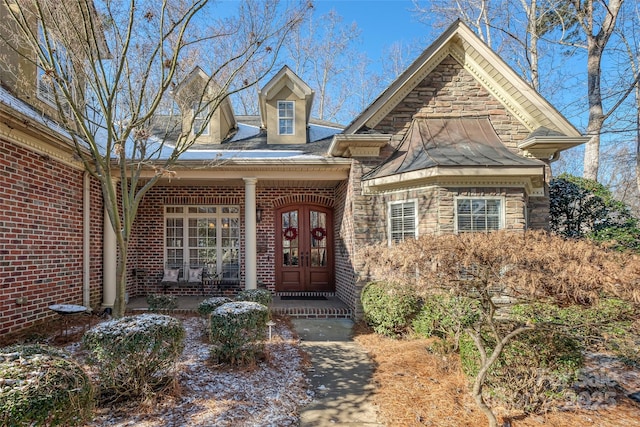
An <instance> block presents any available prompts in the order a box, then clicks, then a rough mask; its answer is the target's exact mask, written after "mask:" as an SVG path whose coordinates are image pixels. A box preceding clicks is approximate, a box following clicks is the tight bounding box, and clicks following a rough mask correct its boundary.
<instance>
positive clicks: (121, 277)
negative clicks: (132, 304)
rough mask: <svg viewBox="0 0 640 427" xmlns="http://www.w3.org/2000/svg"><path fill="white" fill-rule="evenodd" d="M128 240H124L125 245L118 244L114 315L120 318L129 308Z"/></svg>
mask: <svg viewBox="0 0 640 427" xmlns="http://www.w3.org/2000/svg"><path fill="white" fill-rule="evenodd" d="M126 242H127V241H126V240H125V241H124V245H118V246H120V247H119V254H118V264H117V267H116V300H115V302H114V304H113V316H114V317H115V318H120V317H122V316H124V312H125V310H126V308H127V305H126V300H125V295H126V292H127V253H128V248H127V243H126Z"/></svg>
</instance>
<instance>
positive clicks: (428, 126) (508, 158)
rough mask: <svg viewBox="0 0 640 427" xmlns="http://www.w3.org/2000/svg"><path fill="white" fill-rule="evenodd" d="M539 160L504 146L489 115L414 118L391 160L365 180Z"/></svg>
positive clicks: (531, 163) (528, 163) (526, 164)
mask: <svg viewBox="0 0 640 427" xmlns="http://www.w3.org/2000/svg"><path fill="white" fill-rule="evenodd" d="M543 165H544V163H542V162H541V161H539V160H535V159H530V158H526V157H521V156H519V155H517V154H515V153H513V152H512V151H510V150H509V149H508V148H507V147H505V146H504V145H503V143H502V142H501V141H500V138H499V137H498V135H497V134H496V132H495V130H494V129H493V127H492V125H491V122H490V121H489V119H488V117H442V118H428V119H427V118H414V119H413V120H412V122H411V125H410V127H409V129H408V131H407V133H406V134H405V136H404V138H403V139H402V141H401V142H400V144H399V145H398V148H397V149H396V151H395V153H394V154H392V155H391V156H390V157H389V159H387V160H386V161H385V162H383V163H382V164H380V165H379V166H378V167H377V168H375V169H373V170H372V171H371V172H369V173H368V174H367V175H366V176H365V177H364V179H374V178H380V177H385V176H391V175H397V174H402V173H406V172H413V171H417V170H422V169H428V168H433V167H437V166H440V167H442V166H444V167H449V166H452V167H474V168H478V167H487V168H489V167H491V168H500V167H511V168H512V167H519V166H522V167H531V166H543Z"/></svg>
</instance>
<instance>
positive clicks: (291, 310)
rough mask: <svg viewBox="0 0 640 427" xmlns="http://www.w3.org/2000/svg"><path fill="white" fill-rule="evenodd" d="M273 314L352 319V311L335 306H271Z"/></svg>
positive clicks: (304, 317)
mask: <svg viewBox="0 0 640 427" xmlns="http://www.w3.org/2000/svg"><path fill="white" fill-rule="evenodd" d="M271 312H272V313H273V314H278V315H285V316H289V317H294V318H297V319H352V318H353V311H352V310H351V309H348V308H336V307H272V308H271Z"/></svg>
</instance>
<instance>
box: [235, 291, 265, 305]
mask: <svg viewBox="0 0 640 427" xmlns="http://www.w3.org/2000/svg"><path fill="white" fill-rule="evenodd" d="M236 301H253V302H257V303H258V304H262V305H266V306H267V307H268V306H269V304H271V302H272V301H273V295H271V292H269V291H268V290H266V289H245V290H244V291H240V292H238V295H236Z"/></svg>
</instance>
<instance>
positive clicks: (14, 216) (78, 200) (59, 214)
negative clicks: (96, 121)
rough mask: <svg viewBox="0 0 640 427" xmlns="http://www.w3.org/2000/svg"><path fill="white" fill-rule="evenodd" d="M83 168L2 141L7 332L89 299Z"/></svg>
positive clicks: (96, 288)
mask: <svg viewBox="0 0 640 427" xmlns="http://www.w3.org/2000/svg"><path fill="white" fill-rule="evenodd" d="M90 187H91V190H90V194H91V196H90V198H91V219H90V223H91V226H90V227H91V240H90V260H91V261H90V277H91V279H90V301H91V306H92V307H94V308H95V307H97V306H99V304H100V302H101V297H102V215H103V214H102V202H101V200H102V196H101V194H102V193H101V191H100V187H99V184H98V183H96V182H95V181H92V182H91V185H90ZM82 227H83V171H81V170H77V169H73V168H71V167H69V166H66V165H64V164H61V163H59V162H57V161H56V160H54V159H51V158H50V157H48V156H46V155H41V154H38V153H35V152H33V151H30V150H28V149H26V148H22V147H20V146H17V145H15V144H13V143H11V142H8V141H5V140H0V254H1V261H0V313H1V314H2V317H1V319H0V334H5V333H9V332H13V331H17V330H20V329H24V328H27V327H29V326H31V325H33V324H35V323H37V322H42V321H44V320H46V319H53V318H54V317H55V316H56V314H55V313H53V312H52V311H50V310H49V309H48V306H49V305H51V304H65V303H66V304H82V303H83V295H82V290H83V229H82Z"/></svg>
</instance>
